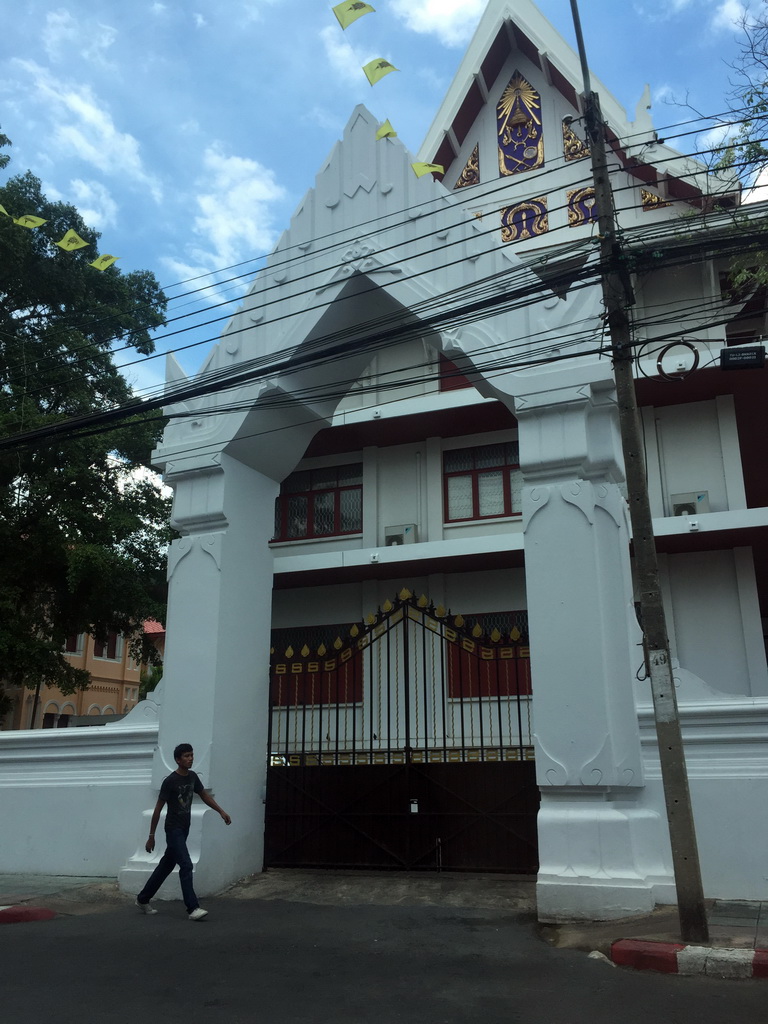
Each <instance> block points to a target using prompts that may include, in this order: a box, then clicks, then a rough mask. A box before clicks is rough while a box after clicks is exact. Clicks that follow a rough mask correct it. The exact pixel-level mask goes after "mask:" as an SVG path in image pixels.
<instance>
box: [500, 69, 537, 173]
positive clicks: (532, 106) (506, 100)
mask: <svg viewBox="0 0 768 1024" xmlns="http://www.w3.org/2000/svg"><path fill="white" fill-rule="evenodd" d="M496 128H497V132H498V146H499V172H500V173H501V174H520V173H521V172H523V171H532V170H533V169H534V168H536V167H541V166H542V164H543V163H544V133H543V131H542V127H541V97H540V96H539V94H538V93H537V92H536V90H535V89H534V88H533V86H532V85H531V83H530V82H529V81H528V80H527V79H526V78H524V77H523V76H522V75H521V74H520V72H519V71H515V73H514V75H513V76H512V79H511V80H510V83H509V85H508V86H507V87H506V89H505V90H504V92H503V93H502V95H501V99H500V100H499V102H498V104H497V105H496Z"/></svg>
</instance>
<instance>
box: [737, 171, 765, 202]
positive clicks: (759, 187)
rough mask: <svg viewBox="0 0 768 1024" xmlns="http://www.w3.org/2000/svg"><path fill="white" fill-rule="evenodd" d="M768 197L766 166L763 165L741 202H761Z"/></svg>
mask: <svg viewBox="0 0 768 1024" xmlns="http://www.w3.org/2000/svg"><path fill="white" fill-rule="evenodd" d="M766 199H768V167H764V168H763V169H762V170H761V171H760V173H759V174H758V176H757V179H756V180H755V184H754V185H753V186H752V188H751V189H750V190H749V191H748V192H747V193H746V195H745V196H744V198H743V199H742V202H743V203H762V202H765V200H766Z"/></svg>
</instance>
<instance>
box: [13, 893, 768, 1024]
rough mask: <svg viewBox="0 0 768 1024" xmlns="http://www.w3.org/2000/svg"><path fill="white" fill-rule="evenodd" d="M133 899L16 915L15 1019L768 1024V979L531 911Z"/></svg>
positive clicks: (33, 1022) (26, 1023)
mask: <svg viewBox="0 0 768 1024" xmlns="http://www.w3.org/2000/svg"><path fill="white" fill-rule="evenodd" d="M204 902H205V906H206V907H207V909H208V910H209V911H210V916H209V917H208V918H207V919H206V920H205V921H202V922H199V923H192V922H189V921H187V920H186V914H185V913H184V909H183V907H182V905H181V904H180V903H161V904H159V905H158V908H159V910H160V913H159V914H158V915H157V916H156V917H144V916H142V915H140V914H139V913H138V912H136V911H135V909H134V908H133V906H131V905H130V904H128V903H125V904H117V905H112V906H110V907H108V908H106V909H103V910H102V911H101V912H99V913H87V914H81V915H77V916H61V917H57V918H56V919H54V920H52V921H47V922H38V923H34V924H19V925H6V926H3V927H2V928H0V1008H1V1009H2V1019H3V1020H4V1021H8V1022H13V1024H41V1022H51V1024H70V1022H72V1024H74V1022H77V1024H137V1022H141V1021H145V1020H153V1021H162V1022H163V1024H177V1022H178V1024H208V1022H211V1024H240V1022H248V1024H251V1022H257V1024H261V1022H264V1024H330V1022H332V1024H336V1022H345V1024H369V1022H370V1024H470V1022H472V1024H477V1022H481V1024H517V1022H520V1024H582V1022H584V1024H616V1022H617V1021H620V1022H621V1024H652V1022H653V1024H656V1022H659V1024H707V1022H712V1024H763V1022H764V1021H766V1019H767V1018H768V1010H766V1003H767V1001H768V980H766V981H758V980H750V981H720V980H716V979H711V978H704V977H698V978H685V977H680V976H667V975H658V974H652V973H649V972H634V971H628V970H624V969H621V968H616V967H613V966H611V965H609V964H607V963H605V962H603V961H599V960H590V959H589V958H588V957H587V956H586V954H585V953H583V952H577V951H575V950H565V949H553V948H551V947H549V946H547V945H546V944H545V943H544V942H543V941H542V940H541V939H540V938H539V936H538V934H537V932H536V926H535V923H534V920H533V918H532V916H531V915H527V914H520V913H514V912H512V913H510V912H502V913H497V912H494V911H489V910H482V909H480V910H471V909H465V908H452V907H430V906H327V905H326V906H318V905H314V904H310V903H297V902H285V901H281V900H235V899H227V898H219V899H210V900H206V901H204Z"/></svg>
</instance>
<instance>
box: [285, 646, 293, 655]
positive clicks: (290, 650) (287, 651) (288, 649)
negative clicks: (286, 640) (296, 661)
mask: <svg viewBox="0 0 768 1024" xmlns="http://www.w3.org/2000/svg"><path fill="white" fill-rule="evenodd" d="M285 656H286V658H292V657H293V648H292V647H290V646H288V647H286V649H285Z"/></svg>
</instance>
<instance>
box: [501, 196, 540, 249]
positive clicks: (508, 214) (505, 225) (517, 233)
mask: <svg viewBox="0 0 768 1024" xmlns="http://www.w3.org/2000/svg"><path fill="white" fill-rule="evenodd" d="M546 231H549V215H548V213H547V197H546V196H539V197H538V199H528V200H526V202H524V203H517V204H516V205H515V206H507V207H505V208H504V209H503V210H502V211H501V240H502V242H520V241H522V239H524V238H535V237H536V236H537V235H543V234H544V233H545V232H546Z"/></svg>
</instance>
